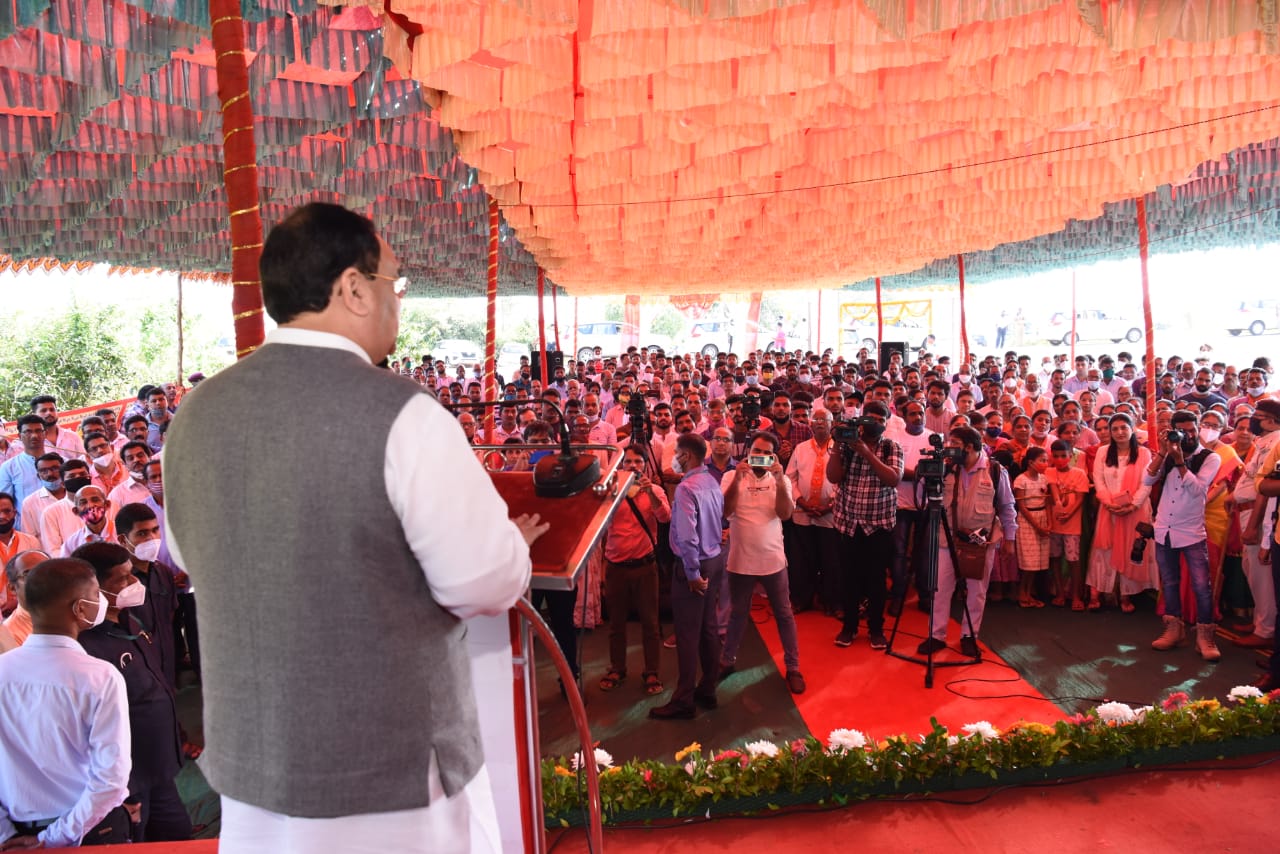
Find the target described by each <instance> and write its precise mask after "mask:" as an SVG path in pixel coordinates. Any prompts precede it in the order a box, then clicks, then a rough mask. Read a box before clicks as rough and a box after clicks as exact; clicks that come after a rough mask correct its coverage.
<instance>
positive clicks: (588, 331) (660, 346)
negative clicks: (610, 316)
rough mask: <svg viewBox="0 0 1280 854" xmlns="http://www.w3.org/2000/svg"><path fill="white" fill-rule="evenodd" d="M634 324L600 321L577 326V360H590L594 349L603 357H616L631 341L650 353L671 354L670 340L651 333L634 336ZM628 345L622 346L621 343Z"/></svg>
mask: <svg viewBox="0 0 1280 854" xmlns="http://www.w3.org/2000/svg"><path fill="white" fill-rule="evenodd" d="M635 331H636V327H635V325H634V324H630V323H624V322H623V321H620V320H601V321H596V322H593V323H580V324H578V359H579V360H583V359H590V358H591V356H592V355H593V353H594V349H595V348H596V347H599V348H600V350H601V352H603V353H604V355H605V356H616V355H618V354H619V353H621V352H623V351H624V350H626V349H627V347H628V346H630V343H629V342H631V341H637V340H638V341H639V345H638V346H639V347H641V348H642V349H644V350H648V351H650V352H657V351H659V350H662V351H663V352H671V339H670V338H668V337H667V336H665V335H655V334H653V333H651V332H647V333H641V334H640V336H639V338H637V337H636V335H635ZM624 340H625V341H627V342H628V343H626V344H624V343H623V341H624Z"/></svg>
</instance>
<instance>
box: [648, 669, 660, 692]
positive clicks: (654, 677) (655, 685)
mask: <svg viewBox="0 0 1280 854" xmlns="http://www.w3.org/2000/svg"><path fill="white" fill-rule="evenodd" d="M644 692H645V693H646V694H661V693H662V680H661V679H659V678H658V674H656V673H646V674H644Z"/></svg>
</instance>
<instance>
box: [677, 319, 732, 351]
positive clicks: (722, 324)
mask: <svg viewBox="0 0 1280 854" xmlns="http://www.w3.org/2000/svg"><path fill="white" fill-rule="evenodd" d="M732 350H733V321H732V320H699V321H698V322H697V323H694V324H693V325H692V326H690V327H689V331H688V332H686V333H685V334H684V337H683V338H681V339H680V343H679V344H677V345H676V352H677V353H701V354H702V355H704V356H710V357H712V358H715V357H716V356H718V355H720V354H721V353H728V352H730V351H732Z"/></svg>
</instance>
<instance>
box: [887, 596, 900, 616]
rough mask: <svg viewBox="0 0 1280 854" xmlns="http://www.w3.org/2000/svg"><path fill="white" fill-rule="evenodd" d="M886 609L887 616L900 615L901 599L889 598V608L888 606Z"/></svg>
mask: <svg viewBox="0 0 1280 854" xmlns="http://www.w3.org/2000/svg"><path fill="white" fill-rule="evenodd" d="M888 611H889V616H890V617H899V616H901V615H902V600H901V599H890V600H889V608H888Z"/></svg>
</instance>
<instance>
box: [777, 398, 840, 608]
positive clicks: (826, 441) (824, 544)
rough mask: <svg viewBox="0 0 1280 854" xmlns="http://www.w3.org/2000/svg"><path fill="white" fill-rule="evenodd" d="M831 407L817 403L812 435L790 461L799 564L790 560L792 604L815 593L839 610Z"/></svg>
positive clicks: (802, 604) (825, 604)
mask: <svg viewBox="0 0 1280 854" xmlns="http://www.w3.org/2000/svg"><path fill="white" fill-rule="evenodd" d="M832 422H833V418H832V416H831V411H830V410H828V409H815V410H814V411H813V415H812V416H810V418H809V429H810V430H812V431H813V437H812V438H811V439H809V440H808V441H805V442H801V443H800V444H799V445H796V448H795V451H794V452H792V454H791V462H790V463H788V465H787V477H788V478H790V479H791V491H792V494H793V495H794V496H795V502H796V509H795V512H794V513H792V515H791V521H793V522H794V523H795V537H796V544H797V548H796V552H797V554H798V564H799V565H798V566H788V567H787V575H788V581H789V582H790V585H791V603H792V608H793V610H802V609H806V608H808V607H809V606H810V605H811V604H812V603H813V597H814V594H815V593H816V594H817V596H818V598H819V599H820V600H821V602H822V609H823V612H824V613H826V614H827V615H828V616H832V615H834V614H835V612H836V609H837V608H839V607H840V603H841V601H842V600H841V593H840V536H839V534H838V532H837V531H836V528H835V518H834V515H833V512H832V509H833V507H834V506H835V500H836V485H835V484H834V483H832V482H831V481H829V480H827V456H828V455H829V454H830V453H831V451H832V443H831V425H832Z"/></svg>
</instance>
